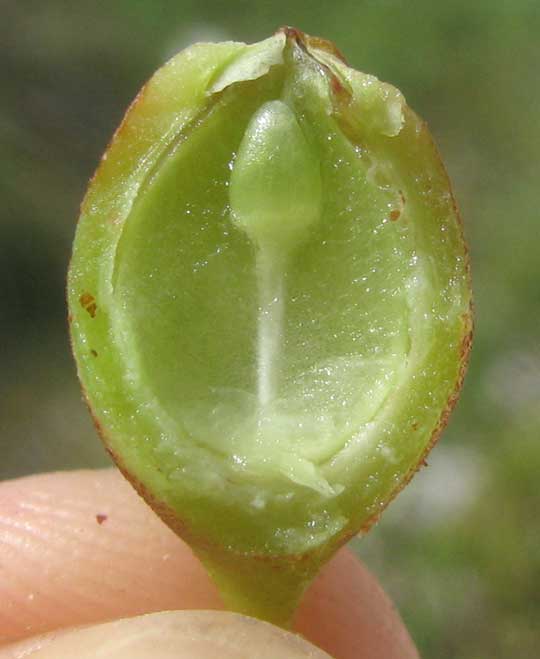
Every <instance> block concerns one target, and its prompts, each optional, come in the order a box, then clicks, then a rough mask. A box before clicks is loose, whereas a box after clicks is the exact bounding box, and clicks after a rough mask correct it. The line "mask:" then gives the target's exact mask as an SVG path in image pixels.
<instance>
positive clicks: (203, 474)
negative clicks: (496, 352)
mask: <svg viewBox="0 0 540 659" xmlns="http://www.w3.org/2000/svg"><path fill="white" fill-rule="evenodd" d="M268 41H269V43H268V44H267V47H265V48H266V50H265V49H264V48H263V49H262V50H261V44H258V45H257V47H258V50H257V49H256V48H255V47H252V50H249V49H246V47H245V46H243V45H239V44H230V45H228V46H227V48H225V46H222V47H221V48H222V50H221V53H222V55H221V60H220V62H221V63H220V65H219V66H218V65H217V64H216V66H215V68H214V70H213V73H212V75H210V74H208V73H205V75H204V76H203V78H204V79H203V80H202V81H200V85H201V86H202V87H203V88H204V90H205V93H204V94H203V95H201V94H199V96H200V97H201V99H202V100H201V102H200V104H199V106H197V109H196V110H193V111H192V112H191V115H190V112H188V111H186V117H187V119H186V122H185V125H183V126H182V127H180V128H177V131H176V133H170V130H169V129H168V130H169V132H167V131H163V129H160V128H159V127H158V124H159V122H160V121H162V122H163V124H164V125H165V123H166V122H165V121H164V116H165V109H163V110H162V111H161V113H160V112H157V114H155V115H154V120H153V121H154V124H151V126H152V127H153V129H155V130H156V131H157V132H159V130H162V133H161V135H162V139H161V141H158V142H157V143H158V144H159V145H160V149H159V152H158V153H153V152H149V151H146V154H147V160H148V162H150V164H149V165H148V167H147V168H146V169H145V170H144V171H141V173H140V174H138V175H137V176H134V178H133V177H132V180H131V179H128V182H127V183H126V181H125V180H123V179H122V177H121V176H120V177H118V180H120V183H117V186H116V188H115V186H114V184H113V185H112V186H111V188H107V185H110V184H109V182H108V181H105V182H103V180H104V177H103V176H102V177H101V179H100V178H99V172H98V178H97V180H96V182H95V183H94V186H93V189H92V190H91V191H90V193H89V200H88V201H87V203H86V205H85V209H86V210H85V214H84V215H83V218H82V220H81V223H80V225H79V229H78V235H77V239H76V245H75V255H74V261H73V264H72V268H71V273H70V295H71V308H72V313H73V314H74V330H73V334H74V348H75V352H76V354H77V356H78V359H79V371H80V375H81V379H82V381H83V385H84V386H85V388H86V390H87V393H88V396H89V398H90V404H91V407H92V408H93V411H94V414H95V415H96V417H97V419H98V422H99V423H100V424H101V425H102V426H103V428H104V430H103V432H104V435H105V439H106V443H107V444H108V446H109V448H110V450H111V451H112V452H113V453H114V454H115V455H116V457H117V459H118V460H119V462H121V464H122V465H123V468H124V470H125V471H126V472H128V473H129V474H130V476H131V477H132V479H133V480H135V481H136V482H140V483H142V484H143V486H144V489H145V490H147V491H149V492H150V493H151V496H152V498H153V499H156V500H158V501H160V502H162V503H163V504H164V505H165V506H166V507H167V509H169V510H171V511H173V513H175V514H176V515H177V517H178V519H179V520H181V525H179V526H182V528H183V529H185V534H187V535H189V537H190V538H192V539H194V540H193V542H194V543H195V544H196V545H197V544H198V549H199V553H200V554H204V555H205V558H206V560H207V562H208V563H211V562H212V560H213V559H212V552H211V551H208V550H207V548H208V546H215V547H222V548H223V547H226V548H227V549H226V552H232V555H233V556H236V555H239V556H242V555H243V556H246V555H258V556H267V557H274V558H275V557H276V556H278V557H279V556H285V557H291V556H308V557H310V559H309V561H308V563H309V566H308V568H306V567H304V568H302V569H301V570H300V572H302V570H303V572H302V579H303V580H304V581H305V580H306V579H307V578H308V573H309V574H312V573H313V571H314V570H315V569H316V567H317V566H318V564H319V563H320V562H321V561H322V560H323V559H324V558H325V557H326V556H328V555H330V554H331V553H332V552H333V551H334V550H335V548H336V547H337V546H339V544H341V543H342V542H343V540H344V539H345V538H346V537H348V536H349V535H350V534H351V533H354V532H355V531H358V529H359V528H360V527H362V526H363V525H365V524H366V523H368V522H369V520H371V519H372V518H373V517H375V516H376V515H377V514H378V513H379V512H380V510H381V509H382V507H383V506H384V505H385V504H386V503H387V502H388V500H389V498H390V497H391V496H392V495H393V493H394V492H395V491H396V490H397V489H399V487H400V486H401V485H402V484H403V483H404V482H405V481H406V479H407V478H408V477H409V475H410V473H411V470H414V468H415V467H416V465H417V464H418V462H419V461H420V459H421V457H422V456H423V454H424V452H425V450H426V447H427V446H428V444H429V442H430V440H431V437H432V435H433V433H434V432H435V431H436V429H437V427H438V424H439V423H440V419H441V414H442V413H443V411H444V410H445V409H446V407H447V406H448V405H449V401H450V400H451V398H452V396H453V395H454V392H455V389H456V386H458V382H459V380H460V377H461V372H462V369H463V364H464V360H465V358H466V352H467V351H466V349H464V346H465V345H466V339H467V337H468V334H469V331H470V314H469V304H470V293H469V287H468V273H467V261H466V254H465V250H464V245H463V239H462V235H461V228H460V226H459V222H458V218H457V214H456V210H455V208H454V205H453V200H452V197H451V192H450V189H449V184H448V181H447V178H446V175H445V173H444V170H443V168H442V165H441V164H440V161H439V158H438V155H437V153H436V151H435V149H434V147H433V144H432V143H431V139H430V137H429V134H428V133H427V131H426V129H425V127H424V126H423V125H422V123H421V122H420V121H419V120H418V119H417V117H416V116H415V115H414V114H413V113H412V112H411V111H410V110H409V109H408V108H407V106H406V105H405V103H404V100H403V98H402V97H401V95H400V94H399V92H397V91H396V90H395V89H393V88H391V87H390V86H388V85H384V84H383V83H379V82H378V81H377V80H375V79H374V78H372V77H370V76H365V75H363V74H359V73H357V72H354V71H352V70H351V69H348V68H347V67H345V66H344V65H343V64H342V63H341V62H340V61H339V60H338V59H336V58H335V57H334V56H333V55H332V54H331V53H330V52H328V51H325V50H321V49H320V48H318V47H315V46H313V44H311V42H309V40H307V41H304V42H300V41H299V40H298V39H296V38H290V37H288V38H287V39H285V37H284V36H283V35H278V36H276V37H274V38H273V40H268ZM214 48H216V47H213V46H210V45H208V46H206V50H205V49H204V47H203V48H202V51H199V54H198V55H197V56H195V55H191V56H190V57H184V64H186V61H189V62H191V64H193V61H194V60H195V61H196V60H197V57H198V58H199V59H201V57H202V55H203V54H204V57H206V58H207V59H208V60H212V58H213V56H214V55H213V54H212V53H215V52H216V51H214V50H213V49H214ZM261 52H263V53H266V54H265V56H264V57H263V58H262V61H261V59H260V57H261ZM257 58H259V59H257ZM218 59H219V58H217V56H216V61H217V60H218ZM205 65H206V67H207V69H208V63H207V62H206V64H205ZM173 68H174V65H173ZM178 68H179V70H180V69H181V67H180V66H178ZM197 70H198V71H199V74H200V70H202V67H201V68H200V69H197ZM166 75H167V74H166V73H165V74H163V76H164V78H162V79H158V80H157V81H156V82H155V83H154V86H153V87H152V84H151V85H150V90H149V92H148V93H147V95H146V97H143V98H142V100H141V102H140V104H139V107H135V108H134V110H133V111H132V115H131V116H130V117H128V119H127V125H126V129H127V130H129V129H130V125H131V126H133V125H134V124H136V122H137V120H139V119H140V120H141V126H143V128H144V129H146V128H145V125H144V122H142V119H143V118H144V117H142V116H141V115H143V114H144V112H145V110H146V109H147V108H148V106H151V104H152V102H154V105H155V99H156V98H158V99H159V97H160V92H161V93H163V91H164V89H167V90H168V91H171V90H173V91H174V93H171V94H170V99H169V104H170V105H174V104H175V103H178V101H176V100H175V98H174V94H177V95H178V96H179V97H180V98H183V97H182V93H183V89H182V85H179V86H178V87H177V88H174V84H173V82H174V81H173V78H174V76H172V75H171V76H170V77H169V78H167V77H166ZM184 75H185V73H184ZM166 84H167V85H168V87H166ZM160 86H161V87H160ZM183 86H184V87H186V83H185V82H184V83H183ZM167 106H168V104H167V103H164V104H163V108H165V107H167ZM265 108H266V110H268V108H273V110H272V111H274V110H275V112H277V113H278V114H279V113H281V114H280V115H279V116H281V119H280V120H279V121H282V126H281V128H280V129H279V130H278V131H277V132H276V133H275V134H270V133H268V132H267V133H266V134H263V137H264V139H266V141H267V147H268V149H267V150H268V153H269V154H270V155H271V153H272V148H273V147H274V146H275V145H276V144H277V143H280V142H281V141H284V142H285V143H286V144H287V147H288V148H289V149H291V150H292V153H291V155H290V162H288V163H287V162H285V163H284V164H283V171H284V174H283V175H281V179H280V178H279V176H278V178H277V179H276V180H277V181H278V183H277V184H276V186H277V187H276V188H275V189H274V190H272V189H271V188H272V185H269V186H266V188H267V189H265V186H264V185H263V186H261V188H260V189H259V190H257V186H256V185H255V186H253V183H252V182H250V183H249V185H248V184H247V183H246V182H245V181H248V180H249V178H250V176H251V174H252V168H251V170H250V167H251V165H249V162H250V161H249V157H247V160H246V157H245V156H242V153H243V152H244V154H245V153H248V155H249V151H250V144H252V142H253V139H252V138H251V137H250V135H251V133H250V130H251V128H250V126H251V127H253V125H255V126H256V125H257V121H259V119H260V117H261V116H262V114H261V113H263V114H264V111H265ZM167 111H168V110H167ZM176 114H178V113H176ZM175 116H176V115H175ZM258 117H259V119H257V118H258ZM291 117H292V120H291V119H290V118H291ZM274 118H275V117H274ZM279 121H278V122H277V123H278V124H279ZM291 121H293V122H294V123H291ZM283 122H284V123H283ZM287 122H289V123H287ZM291 126H293V128H291ZM143 128H141V131H140V135H141V137H140V139H139V143H140V142H141V141H142V138H143V137H144V130H143ZM146 130H148V129H146ZM169 134H171V135H172V137H169ZM121 138H122V136H120V139H119V140H117V142H116V143H114V142H113V145H112V147H111V149H110V153H109V158H108V160H112V165H109V167H113V168H114V167H115V162H116V165H117V167H119V168H120V169H121V168H122V159H124V162H126V158H127V156H126V155H125V154H124V155H122V154H121V153H120V151H121V149H122V139H121ZM263 142H264V140H263ZM154 143H155V142H154ZM243 145H244V148H243ZM258 146H259V152H260V145H258ZM263 146H264V145H263ZM143 151H144V150H143ZM255 151H256V150H255ZM140 162H142V163H143V164H144V163H145V162H146V161H145V159H144V158H142V159H141V160H140ZM246 162H248V165H245V163H246ZM261 162H262V163H263V165H262V167H263V171H264V158H262V159H261ZM118 163H120V164H118ZM105 166H106V165H105ZM125 167H126V171H127V170H128V169H129V163H128V164H127V165H126V166H125ZM287 167H289V169H287ZM295 170H298V171H297V174H296V177H295ZM242 171H243V172H244V174H243V175H241V174H242ZM246 172H247V173H246ZM250 172H251V173H250ZM288 177H289V178H290V179H291V186H290V189H288V186H287V185H286V179H287V178H288ZM295 178H296V179H297V180H295ZM242 179H244V181H243V180H242ZM278 179H279V180H278ZM109 181H110V179H109ZM302 181H304V183H302ZM128 183H129V184H128ZM243 187H244V188H245V189H244V190H243V189H242V188H243ZM100 188H101V189H100ZM269 189H270V195H268V194H267V193H268V190H269ZM276 189H277V191H278V192H277V194H276V191H275V190H276ZM280 190H281V192H280ZM295 191H296V192H295ZM310 191H312V194H310ZM107 194H109V198H110V199H112V200H113V201H112V202H111V204H110V205H109V207H107V204H106V203H105V202H104V200H105V199H107ZM127 194H129V195H131V196H130V203H129V204H127V205H126V204H124V206H121V204H122V201H121V200H122V196H123V195H124V199H125V196H126V195H127ZM272 195H273V196H272ZM288 195H289V196H288ZM95 199H97V202H95V203H94V202H93V200H95ZM258 202H259V204H260V206H261V208H262V209H264V212H267V213H268V214H267V215H261V216H260V217H257V216H256V215H252V216H251V217H250V213H253V209H254V208H256V206H257V203H258ZM295 203H296V204H297V205H298V206H299V207H301V208H302V213H301V214H300V215H298V216H297V217H298V218H299V219H298V220H297V221H294V220H293V222H292V226H293V228H294V227H296V226H297V225H298V226H300V229H299V230H298V231H296V230H294V231H290V230H289V229H290V224H289V226H288V225H287V224H284V223H286V222H287V221H288V220H290V216H287V213H286V209H287V208H293V209H294V207H295ZM115 204H116V205H117V206H118V207H122V208H125V209H127V210H125V211H123V215H121V216H119V219H116V218H115V216H114V214H113V215H112V218H111V213H110V207H111V206H112V208H115V207H116V206H115ZM274 207H275V208H274ZM104 209H107V210H104ZM268 209H270V211H269V210H268ZM275 209H277V210H275ZM284 209H285V210H284ZM261 212H262V211H261ZM246 218H247V219H246ZM261 218H262V219H261ZM293 218H294V213H293ZM306 218H307V219H306ZM304 220H305V225H304V224H302V222H303V221H304ZM257 222H259V224H257ZM276 227H277V229H276ZM90 245H91V247H90ZM88 292H91V293H92V294H93V295H95V297H96V299H97V308H98V312H97V314H96V315H95V317H94V318H91V317H90V316H89V314H88V313H87V312H86V310H84V309H82V307H81V305H80V304H79V302H78V301H79V299H80V296H81V295H83V294H86V293H88ZM275 300H277V303H276V302H275ZM261 337H262V338H261ZM264 337H266V339H265V338H264ZM90 348H91V349H92V350H94V351H95V352H97V353H98V357H97V358H96V359H92V358H91V357H90V356H89V354H88V351H89V349H90ZM196 549H197V547H196ZM235 560H236V559H234V560H233V559H231V561H230V565H232V566H233V567H232V570H233V572H234V571H235V570H236V572H237V573H238V571H239V570H240V569H242V568H241V567H239V565H240V563H238V564H237V563H236V562H235ZM227 561H229V559H227ZM227 561H225V562H227ZM223 562H224V559H223V560H222V563H223ZM248 573H249V569H246V574H248ZM287 579H289V581H290V574H289V575H288V576H287ZM302 579H301V580H302ZM282 590H284V591H285V590H286V589H285V588H284V587H282Z"/></svg>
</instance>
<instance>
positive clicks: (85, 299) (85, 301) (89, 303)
mask: <svg viewBox="0 0 540 659" xmlns="http://www.w3.org/2000/svg"><path fill="white" fill-rule="evenodd" d="M79 302H80V303H81V307H82V308H83V309H86V311H88V313H89V314H90V317H91V318H95V317H96V313H97V304H96V298H95V297H94V296H93V295H91V294H90V293H83V294H82V295H81V297H80V298H79Z"/></svg>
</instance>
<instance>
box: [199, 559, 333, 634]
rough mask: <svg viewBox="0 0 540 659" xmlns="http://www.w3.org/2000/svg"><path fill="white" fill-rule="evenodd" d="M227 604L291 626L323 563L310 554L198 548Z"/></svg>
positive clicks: (280, 625)
mask: <svg viewBox="0 0 540 659" xmlns="http://www.w3.org/2000/svg"><path fill="white" fill-rule="evenodd" d="M196 553H197V555H198V557H199V558H200V559H201V561H202V563H203V564H204V566H205V568H206V569H207V571H208V573H209V574H210V576H211V577H212V579H213V580H214V582H215V583H216V585H217V587H218V588H219V591H220V595H221V597H222V599H223V602H224V604H225V606H226V607H227V608H228V609H230V610H232V611H237V612H238V613H243V614H244V615H248V616H251V617H253V618H259V619H261V620H266V621H268V622H271V623H273V624H274V625H278V626H279V627H283V628H285V629H288V628H290V627H291V625H292V620H293V616H294V613H295V611H296V608H297V607H298V604H299V602H300V600H301V598H302V595H303V594H304V591H305V590H306V588H307V587H308V585H309V584H310V582H311V581H312V579H313V578H314V577H315V575H316V574H317V572H318V570H319V567H320V564H319V561H318V560H314V559H313V557H310V556H302V557H299V558H296V557H289V558H284V557H279V558H278V559H274V558H272V557H268V556H265V557H261V556H249V555H238V554H232V553H224V552H223V553H222V552H220V553H219V555H216V553H215V552H213V551H211V552H207V551H204V550H203V551H197V552H196Z"/></svg>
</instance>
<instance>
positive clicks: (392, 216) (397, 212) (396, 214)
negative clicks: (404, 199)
mask: <svg viewBox="0 0 540 659" xmlns="http://www.w3.org/2000/svg"><path fill="white" fill-rule="evenodd" d="M400 215H401V211H400V210H397V209H395V210H393V211H392V212H391V213H390V220H391V221H392V222H396V221H397V220H399V216H400Z"/></svg>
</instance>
